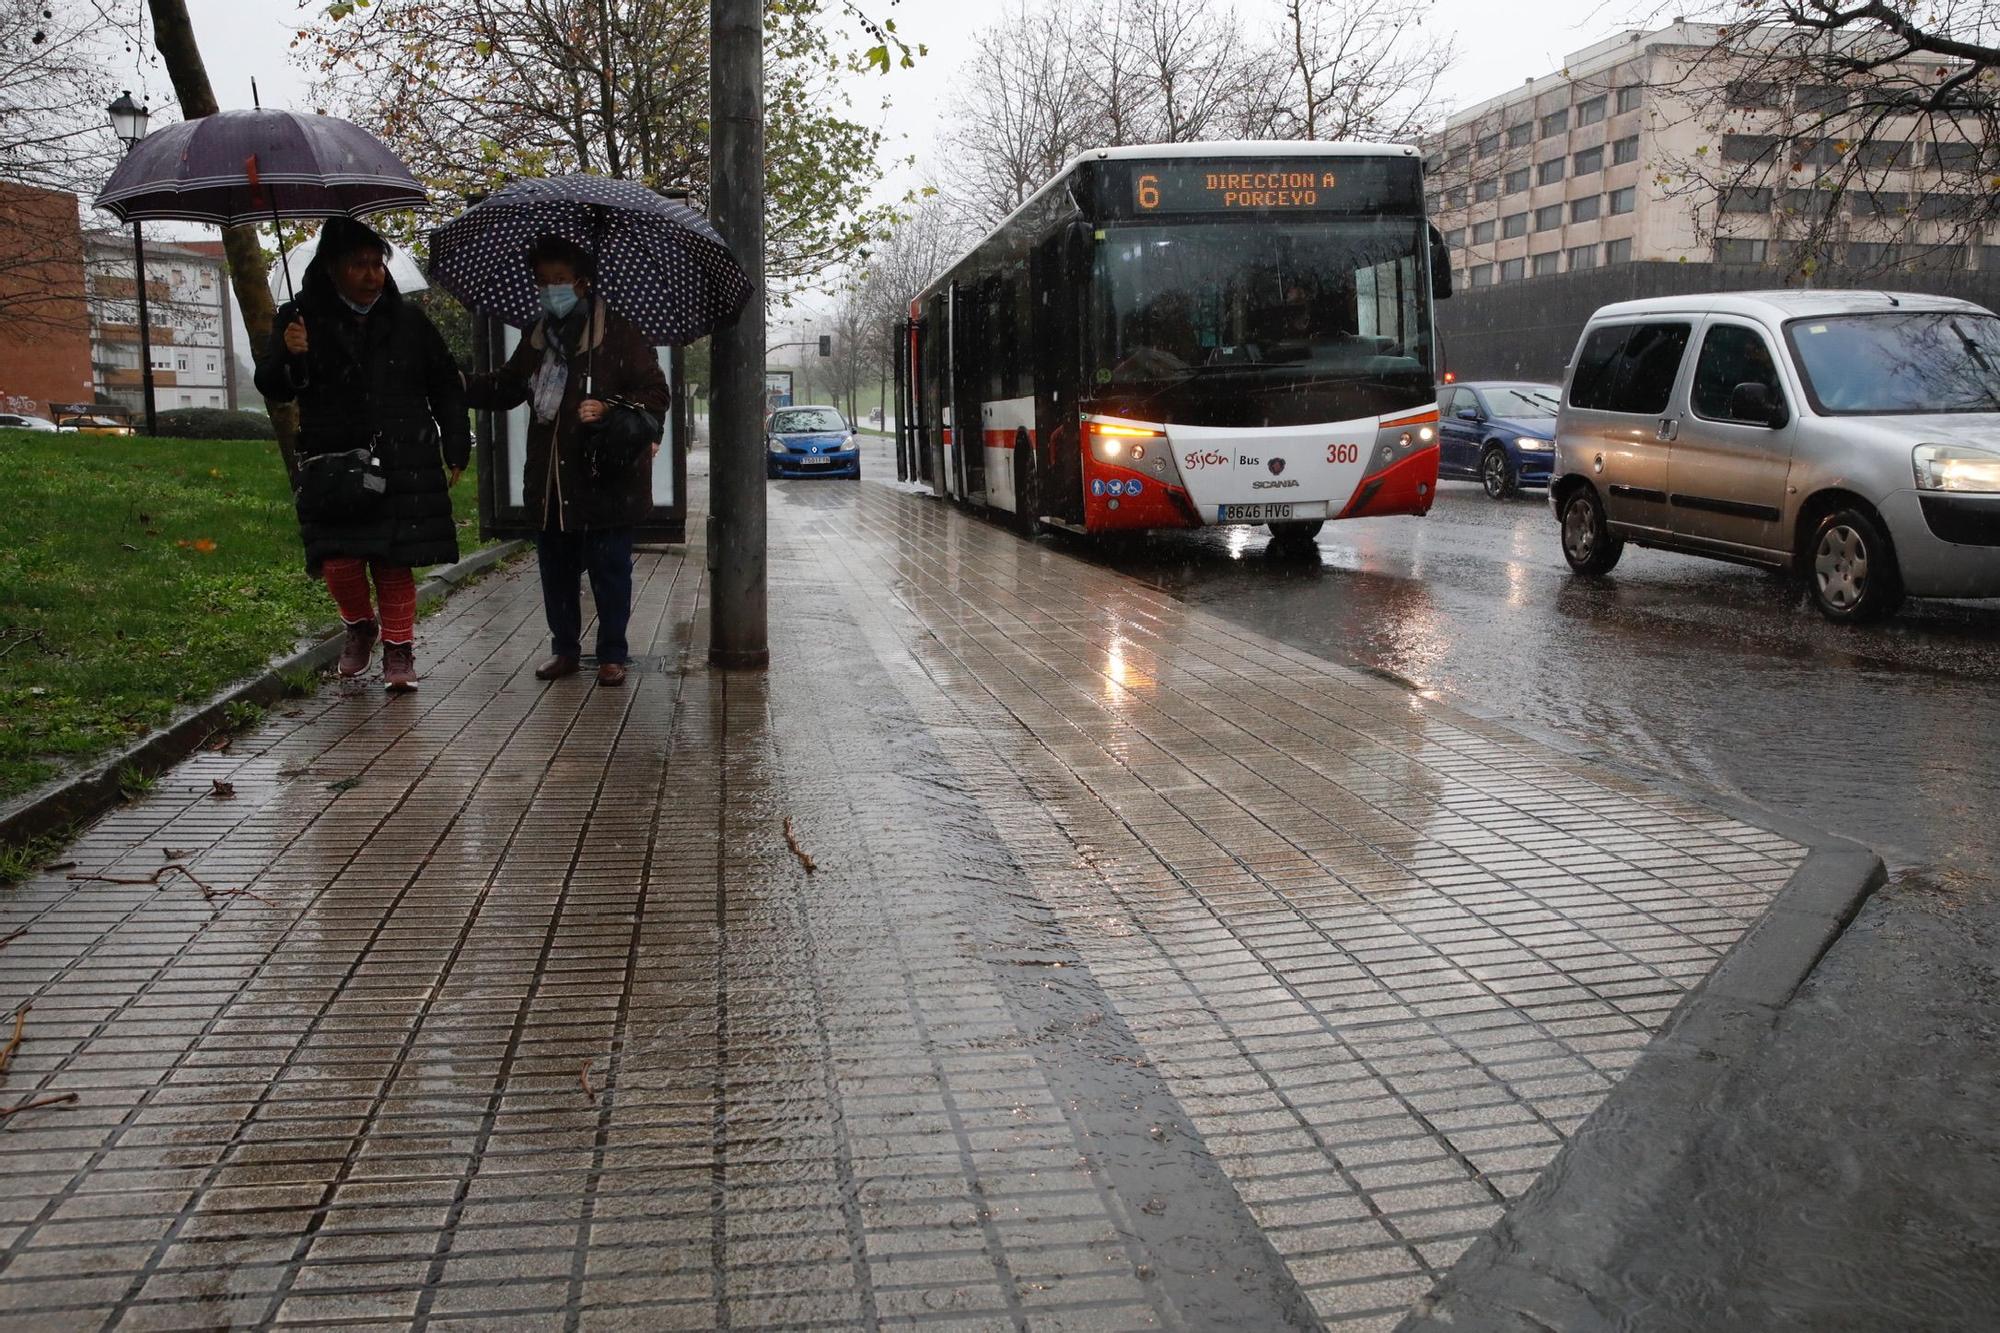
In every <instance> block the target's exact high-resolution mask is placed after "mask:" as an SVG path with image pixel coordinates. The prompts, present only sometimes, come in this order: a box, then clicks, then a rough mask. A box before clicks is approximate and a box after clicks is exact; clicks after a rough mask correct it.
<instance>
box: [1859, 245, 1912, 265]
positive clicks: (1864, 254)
mask: <svg viewBox="0 0 2000 1333" xmlns="http://www.w3.org/2000/svg"><path fill="white" fill-rule="evenodd" d="M1902 257H1903V253H1902V247H1900V246H1895V245H1889V244H1885V243H1883V242H1881V241H1855V242H1854V243H1852V244H1851V245H1849V246H1848V247H1847V255H1846V259H1847V264H1848V267H1850V268H1889V267H1892V266H1894V265H1895V264H1897V263H1899V262H1901V260H1902Z"/></svg>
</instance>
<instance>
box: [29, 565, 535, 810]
mask: <svg viewBox="0 0 2000 1333" xmlns="http://www.w3.org/2000/svg"><path fill="white" fill-rule="evenodd" d="M530 545H531V543H529V542H526V541H511V542H501V543H499V544H497V545H494V546H489V547H487V548H486V549H484V550H482V551H475V552H473V553H472V554H471V555H469V556H467V557H466V558H465V559H463V560H461V561H459V562H458V563H457V564H455V565H446V566H444V567H442V568H440V569H437V570H434V571H433V572H432V573H431V574H430V576H429V577H428V578H426V579H425V580H424V581H423V582H422V583H421V584H419V585H417V606H418V608H419V609H420V610H421V609H422V608H424V607H427V606H433V605H435V604H436V603H438V602H440V601H443V600H444V599H445V598H446V597H448V596H450V595H451V594H452V593H453V592H454V591H456V590H457V589H459V588H461V587H463V586H464V585H466V584H467V583H470V582H471V581H472V580H473V579H476V578H478V577H479V576H480V575H482V574H484V573H486V572H487V571H488V570H490V569H492V568H493V567H494V566H495V565H498V564H500V563H501V562H502V561H505V560H510V559H512V558H513V557H514V556H516V555H519V554H520V553H521V552H523V551H525V550H527V549H529V547H530ZM319 636H320V637H319V638H318V641H317V642H315V643H312V644H310V645H309V646H307V647H305V648H302V649H300V650H299V651H298V652H295V653H292V654H291V655H290V656H287V657H282V658H279V659H277V660H276V661H273V662H271V663H269V664H267V665H266V666H265V668H264V670H263V671H262V672H260V673H258V674H257V675H254V676H250V677H248V678H246V679H244V680H240V681H238V682H236V683H235V684H234V685H230V686H226V687H224V688H223V689H222V691H221V692H219V693H217V694H215V695H213V696H212V697H210V698H209V699H208V701H207V702H205V703H201V704H196V705H194V706H193V707H191V708H188V709H187V710H185V711H183V712H181V713H179V714H177V715H176V716H175V717H174V718H173V719H172V720H171V721H169V722H168V723H167V724H166V725H165V726H163V727H161V728H160V729H158V730H157V731H154V732H153V733H152V734H150V735H148V736H146V737H145V738H144V739H142V740H140V741H137V742H135V743H134V744H132V745H131V746H128V747H127V748H126V749H124V750H121V751H119V752H118V753H116V754H114V755H111V756H110V757H108V758H105V759H101V760H98V761H96V762H95V763H93V764H92V765H90V766H89V767H87V768H84V769H80V770H78V771H76V772H73V773H69V774H65V775H64V776H62V777H57V778H52V779H50V780H49V781H48V782H46V783H44V784H43V785H42V786H40V787H37V788H36V789H35V790H33V791H30V792H25V793H23V794H22V795H20V796H17V797H15V798H14V799H13V800H11V801H8V802H6V803H5V804H4V805H0V846H9V845H13V844H17V843H25V842H29V841H32V840H33V839H36V838H43V837H48V836H49V835H51V834H55V833H59V832H61V831H62V830H65V829H68V828H70V827H72V826H74V825H76V824H80V823H82V822H84V821H85V820H88V819H92V818H94V817H96V816H97V815H100V814H102V813H103V812H104V811H106V810H108V809H110V808H111V807H112V806H114V805H116V804H117V803H118V802H119V800H120V799H121V796H120V792H119V786H118V776H119V774H120V773H122V772H123V771H125V770H126V769H128V768H135V769H138V770H139V771H141V772H144V773H157V772H159V771H160V770H162V769H164V768H166V767H168V766H169V765H171V764H175V763H178V762H179V761H180V760H182V759H185V758H186V757H187V756H188V755H190V754H193V753H194V752H195V750H196V749H197V748H199V747H200V746H201V744H202V742H204V741H206V740H207V739H208V738H209V737H210V736H212V735H214V734H215V732H216V731H217V730H218V729H220V728H221V727H222V725H223V719H224V715H225V713H226V712H227V710H228V708H229V705H231V704H233V703H241V702H246V701H247V702H251V703H258V704H269V703H272V702H274V701H275V700H278V699H281V698H283V697H284V695H285V689H286V687H285V682H284V679H283V677H284V676H285V675H286V674H287V673H291V672H297V671H300V670H309V671H314V672H318V671H321V670H324V669H325V668H326V667H327V666H328V665H329V664H331V663H332V662H333V660H334V659H335V658H337V657H339V656H340V644H341V639H342V634H341V632H340V630H339V629H338V628H334V629H331V630H321V631H319Z"/></svg>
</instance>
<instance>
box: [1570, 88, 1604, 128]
mask: <svg viewBox="0 0 2000 1333" xmlns="http://www.w3.org/2000/svg"><path fill="white" fill-rule="evenodd" d="M1603 119H1604V98H1603V96H1602V95H1601V94H1600V95H1599V96H1597V97H1593V98H1591V99H1590V100H1589V101H1588V102H1578V103H1577V104H1576V123H1577V124H1579V125H1595V124H1596V123H1597V122H1598V121H1600V120H1603Z"/></svg>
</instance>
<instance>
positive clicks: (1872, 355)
mask: <svg viewBox="0 0 2000 1333" xmlns="http://www.w3.org/2000/svg"><path fill="white" fill-rule="evenodd" d="M1785 338H1786V340H1787V341H1788V342H1789V343H1790V344H1791V348H1792V356H1793V359H1794V360H1796V361H1797V362H1798V366H1799V373H1800V374H1801V375H1802V376H1803V377H1804V379H1805V383H1806V393H1807V396H1808V397H1810V398H1811V399H1812V405H1813V407H1814V409H1815V410H1816V411H1819V412H1822V413H1825V414H1828V415H1832V416H1892V415H1893V416H1914V415H1918V414H1923V413H1932V412H2000V318H1995V317H1994V316H1992V315H1985V314H1970V313H1966V312H1961V311H1956V310H1911V311H1885V312H1883V313H1881V314H1869V315H1838V316H1828V317H1825V318H1820V319H1795V320H1793V321H1791V322H1790V323H1789V324H1787V325H1786V326H1785Z"/></svg>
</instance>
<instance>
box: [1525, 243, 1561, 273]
mask: <svg viewBox="0 0 2000 1333" xmlns="http://www.w3.org/2000/svg"><path fill="white" fill-rule="evenodd" d="M1561 263H1562V251H1560V250H1551V251H1549V252H1548V253H1547V254H1545V255H1536V256H1535V258H1534V262H1533V264H1532V266H1531V267H1532V271H1533V273H1534V275H1535V276H1536V277H1538V278H1547V277H1551V276H1553V275H1554V274H1557V273H1560V272H1562V269H1561V268H1560V267H1558V266H1559V265H1560V264H1561Z"/></svg>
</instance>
